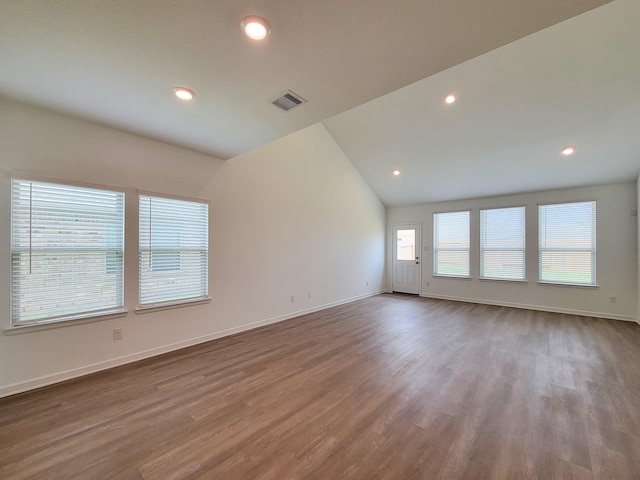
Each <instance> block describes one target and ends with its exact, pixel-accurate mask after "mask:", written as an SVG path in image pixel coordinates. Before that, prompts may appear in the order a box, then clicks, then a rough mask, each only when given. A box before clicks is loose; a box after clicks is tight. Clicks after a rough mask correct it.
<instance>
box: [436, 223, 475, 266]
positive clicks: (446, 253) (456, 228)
mask: <svg viewBox="0 0 640 480" xmlns="http://www.w3.org/2000/svg"><path fill="white" fill-rule="evenodd" d="M469 217H470V212H469V211H465V212H449V213H436V214H434V215H433V233H434V240H433V243H434V248H433V273H434V274H435V275H444V276H451V277H468V276H469Z"/></svg>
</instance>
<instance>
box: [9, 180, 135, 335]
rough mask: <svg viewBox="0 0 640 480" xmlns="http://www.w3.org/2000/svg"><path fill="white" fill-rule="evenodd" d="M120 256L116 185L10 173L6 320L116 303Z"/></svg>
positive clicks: (47, 317)
mask: <svg viewBox="0 0 640 480" xmlns="http://www.w3.org/2000/svg"><path fill="white" fill-rule="evenodd" d="M123 261H124V193H123V192H118V191H111V190H100V189H95V188H86V187H80V186H73V185H63V184H56V183H46V182H36V181H30V180H20V179H13V180H12V189H11V318H12V323H13V325H25V324H37V323H45V322H53V321H62V320H69V319H74V318H79V317H88V316H93V315H102V314H105V313H112V312H116V311H120V310H122V308H123V305H124V293H123V291H124V290H123V284H124V279H123Z"/></svg>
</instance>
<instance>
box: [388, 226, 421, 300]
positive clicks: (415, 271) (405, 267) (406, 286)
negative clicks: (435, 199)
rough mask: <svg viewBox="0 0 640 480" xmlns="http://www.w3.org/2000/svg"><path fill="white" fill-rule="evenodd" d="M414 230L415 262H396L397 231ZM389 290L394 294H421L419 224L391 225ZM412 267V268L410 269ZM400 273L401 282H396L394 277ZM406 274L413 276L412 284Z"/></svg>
mask: <svg viewBox="0 0 640 480" xmlns="http://www.w3.org/2000/svg"><path fill="white" fill-rule="evenodd" d="M411 229H415V232H416V244H415V257H416V258H415V260H397V256H396V253H397V247H398V242H397V233H396V232H397V231H398V230H411ZM391 242H392V243H391V290H392V291H394V292H401V293H411V294H414V295H420V293H421V292H422V288H421V287H422V224H421V223H420V222H414V223H401V224H392V225H391ZM411 267H413V268H411ZM399 272H401V275H402V279H403V280H404V282H402V281H397V279H396V277H397V275H398V273H399ZM408 272H411V274H412V275H413V280H414V281H413V282H410V276H409V275H408Z"/></svg>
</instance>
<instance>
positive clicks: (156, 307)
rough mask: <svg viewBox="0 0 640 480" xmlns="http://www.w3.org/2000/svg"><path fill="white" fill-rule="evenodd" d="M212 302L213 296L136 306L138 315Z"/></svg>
mask: <svg viewBox="0 0 640 480" xmlns="http://www.w3.org/2000/svg"><path fill="white" fill-rule="evenodd" d="M209 302H211V297H206V298H196V299H194V300H184V301H180V302H165V303H156V304H152V305H149V306H140V307H138V308H136V315H141V314H144V313H152V312H160V311H162V310H171V309H173V308H182V307H188V306H190V305H202V304H205V303H209Z"/></svg>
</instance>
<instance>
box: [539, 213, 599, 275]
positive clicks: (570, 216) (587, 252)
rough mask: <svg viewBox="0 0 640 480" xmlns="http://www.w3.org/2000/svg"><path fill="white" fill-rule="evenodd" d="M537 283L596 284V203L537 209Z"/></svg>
mask: <svg viewBox="0 0 640 480" xmlns="http://www.w3.org/2000/svg"><path fill="white" fill-rule="evenodd" d="M538 225H539V254H540V258H539V266H540V281H543V282H551V283H567V284H577V285H595V283H596V202H579V203H562V204H556V205H540V206H539V207H538Z"/></svg>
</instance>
